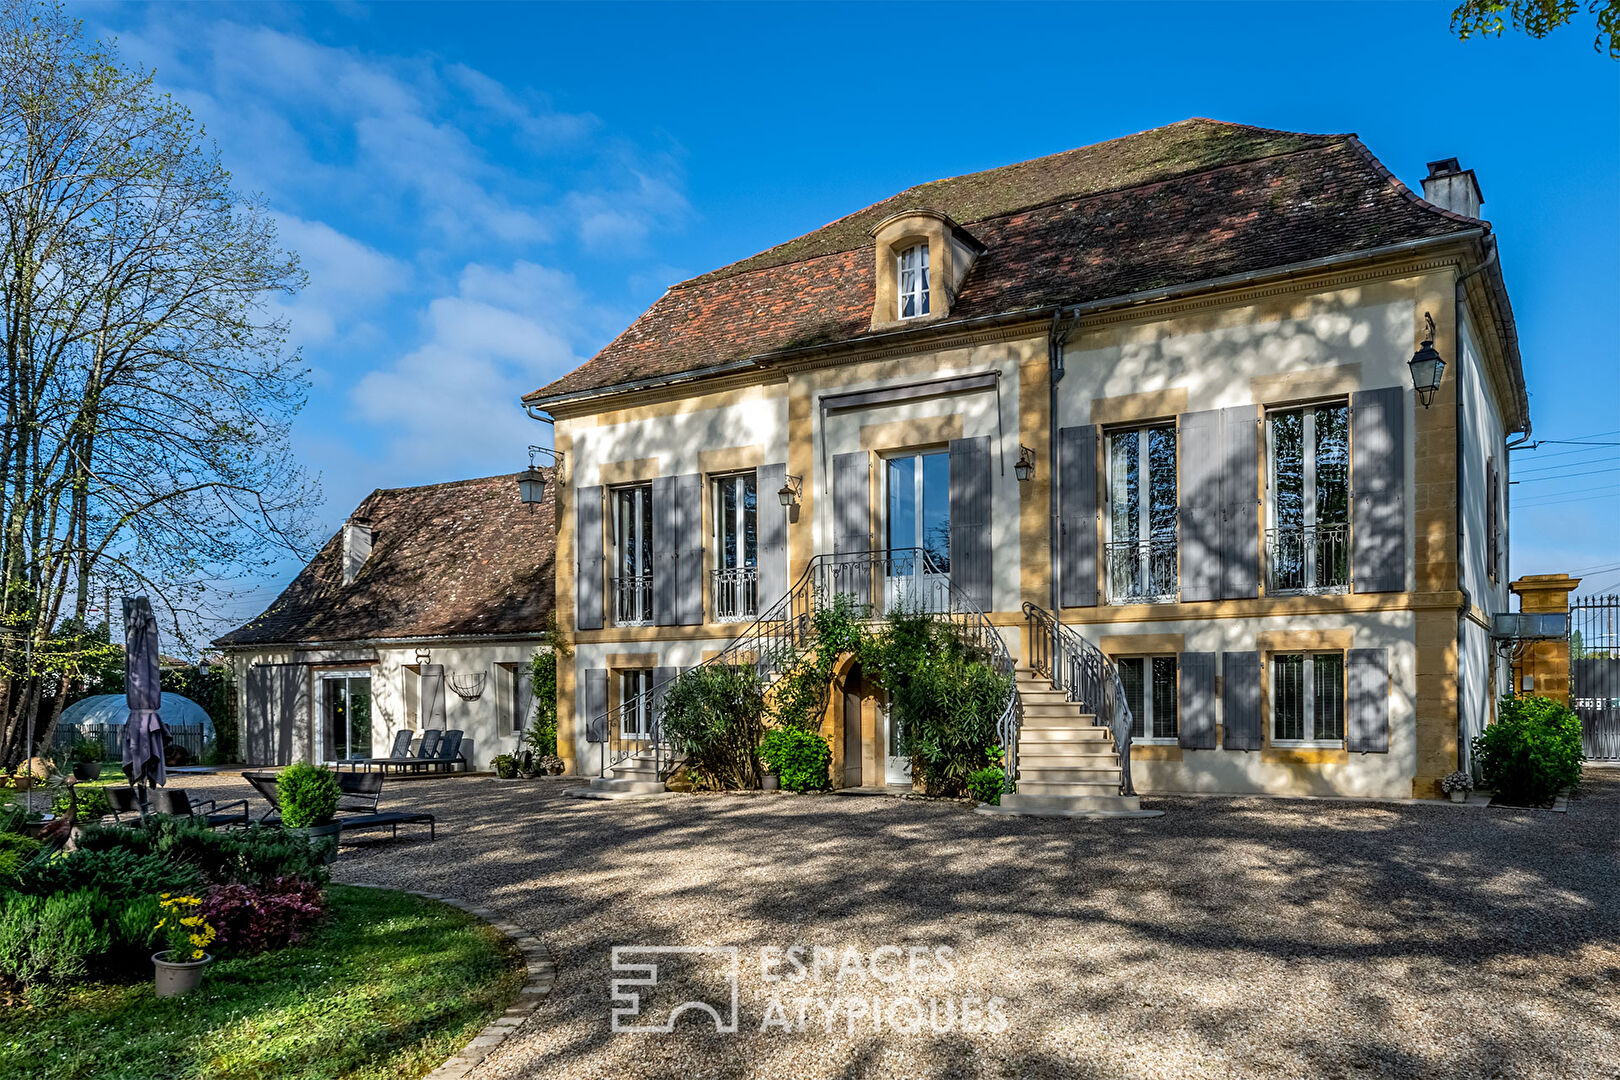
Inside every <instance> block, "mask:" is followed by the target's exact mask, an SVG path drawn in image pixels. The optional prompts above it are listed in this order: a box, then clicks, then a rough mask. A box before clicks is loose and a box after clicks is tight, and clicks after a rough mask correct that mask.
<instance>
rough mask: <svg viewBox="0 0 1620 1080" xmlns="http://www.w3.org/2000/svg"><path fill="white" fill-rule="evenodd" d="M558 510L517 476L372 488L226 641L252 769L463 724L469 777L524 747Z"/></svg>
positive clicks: (550, 592) (358, 752)
mask: <svg viewBox="0 0 1620 1080" xmlns="http://www.w3.org/2000/svg"><path fill="white" fill-rule="evenodd" d="M553 520H554V519H553V517H552V514H551V509H550V507H549V506H543V505H526V504H524V503H523V502H522V501H521V499H520V497H519V491H518V478H517V476H515V475H505V476H490V477H484V478H482V479H477V480H459V481H455V482H453V483H448V484H431V485H428V486H425V487H412V488H393V489H385V490H378V491H374V492H372V493H371V494H370V495H368V496H367V497H366V499H365V500H364V501H363V502H362V503H361V504H360V505H359V506H358V507H356V509H355V511H354V513H353V514H351V515H350V516H349V518H348V520H347V521H346V522H345V523H344V524H343V527H342V528H340V529H339V530H338V531H337V533H336V534H335V535H333V536H332V538H331V539H330V540H328V541H327V543H326V545H325V546H324V547H322V548H321V550H320V552H319V554H317V555H316V556H315V558H314V559H312V560H311V561H310V563H309V565H308V566H306V567H304V569H303V571H302V572H300V573H299V575H298V576H297V577H296V578H294V579H293V581H292V583H291V584H289V585H288V586H287V588H286V589H285V590H284V591H283V592H282V593H281V595H280V596H278V597H277V598H276V600H275V601H274V602H273V603H272V604H271V605H270V606H269V607H268V608H267V609H266V610H265V611H264V613H263V614H261V615H259V616H257V617H256V618H254V619H252V620H250V621H249V622H247V623H245V624H244V625H242V626H240V627H238V628H236V629H235V630H232V631H231V632H230V633H228V634H225V635H224V636H223V637H220V638H219V639H218V640H216V641H215V645H217V646H218V647H219V648H220V649H221V650H222V651H223V653H224V655H225V660H226V663H228V664H229V665H230V666H231V668H232V669H233V671H234V672H235V675H236V684H237V687H238V690H237V693H238V715H239V716H241V717H242V751H243V756H244V759H245V760H246V761H247V762H248V763H249V764H263V765H286V764H289V763H290V762H293V761H317V762H324V761H335V760H339V759H342V758H348V757H370V756H382V755H385V754H387V753H388V752H389V749H390V746H391V745H392V743H393V739H394V736H395V733H396V732H399V731H402V730H411V731H417V732H419V731H423V730H426V729H430V728H436V729H439V730H441V731H442V730H446V729H452V728H453V729H460V730H462V731H463V732H464V738H463V742H462V746H461V752H462V755H463V756H464V757H465V759H466V762H467V767H468V768H470V769H487V768H489V764H490V760H491V759H492V758H493V757H494V756H495V755H497V754H502V753H509V752H511V751H513V750H514V749H515V748H516V746H517V738H518V734H519V732H520V731H521V729H522V728H523V727H524V726H526V724H527V721H528V719H529V718H530V717H531V716H532V713H533V700H532V695H531V694H530V691H529V683H528V678H527V673H526V670H525V669H526V666H527V664H528V662H529V660H530V658H531V657H533V656H534V654H535V652H536V651H537V650H538V649H539V648H540V647H541V641H542V634H543V633H544V632H545V630H546V628H547V626H548V624H549V621H550V619H551V612H552V601H553V597H554V595H555V584H554V581H553V571H552V558H553V554H554V550H555V549H554V545H555V540H556V533H555V530H554V527H553Z"/></svg>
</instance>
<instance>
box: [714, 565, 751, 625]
mask: <svg viewBox="0 0 1620 1080" xmlns="http://www.w3.org/2000/svg"><path fill="white" fill-rule="evenodd" d="M709 573H710V576H711V578H712V581H711V582H710V587H709V594H710V595H711V596H713V597H714V621H715V622H737V621H739V620H741V619H752V618H754V617H756V616H757V615H758V614H759V568H758V567H754V566H738V567H734V568H732V569H730V570H711V571H710V572H709Z"/></svg>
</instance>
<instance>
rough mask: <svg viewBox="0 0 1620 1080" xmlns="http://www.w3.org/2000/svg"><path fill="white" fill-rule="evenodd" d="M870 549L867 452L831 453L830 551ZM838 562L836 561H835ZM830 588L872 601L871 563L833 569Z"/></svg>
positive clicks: (843, 552) (861, 552)
mask: <svg viewBox="0 0 1620 1080" xmlns="http://www.w3.org/2000/svg"><path fill="white" fill-rule="evenodd" d="M871 550H872V503H871V474H870V471H869V467H868V454H867V453H866V451H864V450H858V451H856V452H855V453H852V454H835V455H834V456H833V554H835V555H864V554H865V553H867V552H869V551H871ZM834 561H835V562H838V561H839V560H834ZM833 588H834V589H835V590H837V591H838V592H847V593H852V594H853V595H854V596H855V598H856V600H857V601H858V602H860V603H862V604H870V603H871V602H872V577H871V564H870V562H869V561H868V560H866V559H859V560H855V559H852V560H850V562H849V564H848V565H847V566H845V565H838V566H835V567H834V568H833Z"/></svg>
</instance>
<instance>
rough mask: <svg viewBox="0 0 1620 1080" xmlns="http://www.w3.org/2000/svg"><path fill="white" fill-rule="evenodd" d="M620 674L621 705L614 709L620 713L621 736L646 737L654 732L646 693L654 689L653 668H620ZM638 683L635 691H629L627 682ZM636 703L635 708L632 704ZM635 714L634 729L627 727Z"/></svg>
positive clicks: (624, 737)
mask: <svg viewBox="0 0 1620 1080" xmlns="http://www.w3.org/2000/svg"><path fill="white" fill-rule="evenodd" d="M618 676H619V706H618V708H617V709H615V710H614V711H615V712H617V713H618V714H619V737H620V738H621V739H645V738H647V737H648V736H649V735H651V734H652V732H651V731H650V730H649V728H650V726H651V723H652V715H651V710H650V709H648V708H647V698H646V693H647V691H648V690H650V689H652V681H653V669H652V668H620V669H619V671H618ZM629 682H634V683H635V684H636V687H635V693H633V694H631V693H627V690H628V686H627V683H629ZM632 705H634V706H635V707H634V708H631V706H632ZM632 715H634V716H635V717H636V719H637V724H636V725H635V728H634V730H630V729H627V728H626V726H625V721H626V720H628V719H630V717H631V716H632Z"/></svg>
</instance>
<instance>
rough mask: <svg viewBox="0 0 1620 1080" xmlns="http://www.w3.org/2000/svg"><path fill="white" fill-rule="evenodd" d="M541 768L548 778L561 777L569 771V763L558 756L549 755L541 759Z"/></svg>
mask: <svg viewBox="0 0 1620 1080" xmlns="http://www.w3.org/2000/svg"><path fill="white" fill-rule="evenodd" d="M540 767H541V768H542V769H544V770H545V771H546V775H547V776H561V775H562V774H563V773H564V772H566V771H567V770H568V763H567V762H565V761H563V759H562V758H560V757H558V756H557V755H556V754H547V755H546V756H545V757H543V758H541V759H540Z"/></svg>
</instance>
